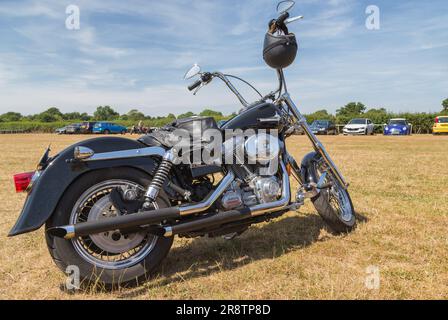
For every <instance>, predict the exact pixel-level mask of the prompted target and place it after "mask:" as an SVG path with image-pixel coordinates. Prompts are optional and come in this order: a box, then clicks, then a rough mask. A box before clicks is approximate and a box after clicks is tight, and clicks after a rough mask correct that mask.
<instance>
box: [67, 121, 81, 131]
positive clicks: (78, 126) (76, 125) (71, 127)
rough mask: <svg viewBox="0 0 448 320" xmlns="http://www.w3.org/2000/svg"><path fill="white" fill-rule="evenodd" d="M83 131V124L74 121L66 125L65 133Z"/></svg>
mask: <svg viewBox="0 0 448 320" xmlns="http://www.w3.org/2000/svg"><path fill="white" fill-rule="evenodd" d="M80 132H81V124H80V123H73V124H70V125H68V126H67V127H65V133H67V134H78V133H80Z"/></svg>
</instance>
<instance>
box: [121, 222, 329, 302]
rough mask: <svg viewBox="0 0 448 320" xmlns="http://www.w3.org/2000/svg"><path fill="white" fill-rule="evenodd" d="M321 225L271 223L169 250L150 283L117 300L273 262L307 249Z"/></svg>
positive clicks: (322, 225)
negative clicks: (236, 235) (239, 233)
mask: <svg viewBox="0 0 448 320" xmlns="http://www.w3.org/2000/svg"><path fill="white" fill-rule="evenodd" d="M323 227H324V222H323V221H322V219H321V218H320V217H319V215H317V214H307V215H304V216H299V217H297V216H294V217H287V218H283V219H282V220H274V221H271V222H270V223H265V224H261V225H258V226H257V227H252V228H250V229H249V230H248V231H246V232H245V233H243V234H242V235H241V236H239V237H237V238H235V239H233V240H231V241H227V240H224V239H222V238H197V239H194V240H192V241H191V242H190V243H188V244H187V245H185V246H183V247H177V248H173V249H172V250H171V251H170V253H169V255H168V257H167V258H166V259H165V261H164V262H163V269H162V270H161V271H160V272H159V274H158V275H157V276H156V277H155V278H154V279H152V280H151V281H150V282H148V283H146V284H144V285H143V286H141V287H139V288H133V289H128V290H126V291H125V292H122V293H120V298H132V297H137V296H139V295H141V294H145V293H146V292H147V291H148V289H152V288H156V287H163V286H165V285H167V284H172V283H176V282H183V281H186V280H189V279H192V278H198V277H204V276H208V275H210V274H213V273H215V272H220V271H225V270H233V269H235V268H239V267H242V266H244V265H247V264H250V263H252V262H254V261H257V260H262V259H273V258H276V257H279V256H281V255H283V254H286V253H288V252H290V251H293V250H296V249H300V248H304V247H307V246H309V245H311V244H312V243H314V242H316V241H324V240H325V239H327V238H328V237H325V238H323V239H319V234H320V231H321V229H322V228H323Z"/></svg>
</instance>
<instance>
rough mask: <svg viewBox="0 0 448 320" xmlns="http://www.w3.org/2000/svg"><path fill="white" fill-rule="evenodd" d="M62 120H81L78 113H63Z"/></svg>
mask: <svg viewBox="0 0 448 320" xmlns="http://www.w3.org/2000/svg"><path fill="white" fill-rule="evenodd" d="M62 118H63V119H64V120H80V119H81V114H80V113H79V112H69V113H64V114H63V115H62Z"/></svg>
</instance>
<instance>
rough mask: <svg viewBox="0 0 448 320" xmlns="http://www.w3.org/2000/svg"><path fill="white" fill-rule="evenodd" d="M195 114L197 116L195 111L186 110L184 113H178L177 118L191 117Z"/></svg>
mask: <svg viewBox="0 0 448 320" xmlns="http://www.w3.org/2000/svg"><path fill="white" fill-rule="evenodd" d="M193 116H195V114H194V113H193V112H191V111H188V112H185V113H182V114H180V115H178V116H177V118H178V119H185V118H189V117H193Z"/></svg>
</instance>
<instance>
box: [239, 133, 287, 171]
mask: <svg viewBox="0 0 448 320" xmlns="http://www.w3.org/2000/svg"><path fill="white" fill-rule="evenodd" d="M244 148H245V151H246V155H247V158H248V160H249V161H250V162H251V163H256V162H258V163H263V164H266V163H268V162H269V161H272V160H274V159H277V158H278V155H279V152H280V143H279V140H278V138H276V137H274V136H273V135H271V134H268V133H257V134H254V135H252V136H250V137H249V138H247V140H246V142H245V143H244Z"/></svg>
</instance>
